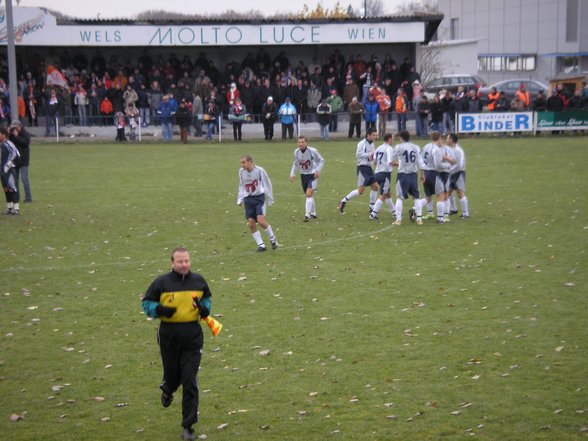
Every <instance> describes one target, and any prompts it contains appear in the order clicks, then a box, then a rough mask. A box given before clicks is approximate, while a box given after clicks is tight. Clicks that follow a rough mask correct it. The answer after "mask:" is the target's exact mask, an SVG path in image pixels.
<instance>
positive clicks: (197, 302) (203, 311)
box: [194, 297, 210, 318]
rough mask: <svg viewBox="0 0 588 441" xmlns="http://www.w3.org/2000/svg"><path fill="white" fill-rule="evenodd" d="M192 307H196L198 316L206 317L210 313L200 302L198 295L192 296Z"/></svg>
mask: <svg viewBox="0 0 588 441" xmlns="http://www.w3.org/2000/svg"><path fill="white" fill-rule="evenodd" d="M194 307H195V308H198V311H200V318H206V317H208V315H209V314H210V311H209V310H208V308H207V307H206V306H203V305H202V302H201V301H200V299H199V298H198V297H194Z"/></svg>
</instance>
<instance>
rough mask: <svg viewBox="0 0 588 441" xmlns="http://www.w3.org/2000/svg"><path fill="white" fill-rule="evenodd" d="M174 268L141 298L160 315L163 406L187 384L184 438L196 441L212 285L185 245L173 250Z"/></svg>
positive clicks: (147, 308) (145, 307) (147, 311)
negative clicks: (200, 373) (192, 263)
mask: <svg viewBox="0 0 588 441" xmlns="http://www.w3.org/2000/svg"><path fill="white" fill-rule="evenodd" d="M171 261H172V270H171V271H170V272H169V273H166V274H163V275H161V276H159V277H157V278H156V279H155V280H154V281H153V283H151V285H150V286H149V288H147V292H146V293H145V296H144V297H143V300H142V304H141V306H142V308H143V311H145V314H146V315H147V316H149V317H152V318H159V319H160V320H161V323H160V325H159V329H158V331H157V340H158V343H159V350H160V353H161V361H162V364H163V383H162V384H161V385H160V386H159V387H160V388H161V392H162V393H161V404H162V405H163V407H169V406H170V405H171V403H172V401H173V398H174V392H175V391H176V390H177V389H178V388H179V387H180V385H182V434H181V437H182V439H183V440H194V429H193V428H192V426H193V425H194V424H196V423H197V422H198V369H199V367H200V360H201V358H202V345H203V335H202V327H201V326H200V319H203V318H205V317H207V316H208V315H209V314H210V308H211V302H210V297H211V294H210V289H209V288H208V283H206V280H204V278H203V277H202V276H201V275H200V274H197V273H193V272H191V271H190V253H188V250H187V249H186V248H183V247H180V248H176V249H175V250H173V252H172V254H171Z"/></svg>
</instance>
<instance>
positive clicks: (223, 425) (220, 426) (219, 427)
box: [216, 423, 229, 430]
mask: <svg viewBox="0 0 588 441" xmlns="http://www.w3.org/2000/svg"><path fill="white" fill-rule="evenodd" d="M228 425H229V423H222V424H219V425H218V426H216V428H217V429H218V430H222V429H224V428H225V427H227V426H228Z"/></svg>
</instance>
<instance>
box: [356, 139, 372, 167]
mask: <svg viewBox="0 0 588 441" xmlns="http://www.w3.org/2000/svg"><path fill="white" fill-rule="evenodd" d="M375 152H376V147H375V146H374V143H373V142H371V141H369V140H368V139H367V138H364V139H362V140H361V141H359V143H358V144H357V150H356V151H355V158H356V159H357V165H369V166H372V163H373V159H374V153H375Z"/></svg>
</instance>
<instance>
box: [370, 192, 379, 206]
mask: <svg viewBox="0 0 588 441" xmlns="http://www.w3.org/2000/svg"><path fill="white" fill-rule="evenodd" d="M377 200H378V191H376V190H372V191H370V207H372V208H373V206H374V204H375V203H376V201H377Z"/></svg>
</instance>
